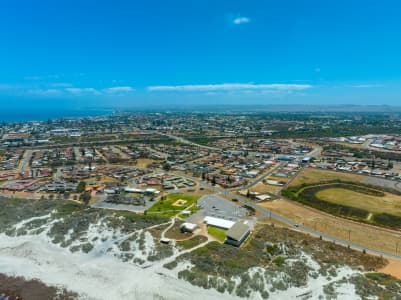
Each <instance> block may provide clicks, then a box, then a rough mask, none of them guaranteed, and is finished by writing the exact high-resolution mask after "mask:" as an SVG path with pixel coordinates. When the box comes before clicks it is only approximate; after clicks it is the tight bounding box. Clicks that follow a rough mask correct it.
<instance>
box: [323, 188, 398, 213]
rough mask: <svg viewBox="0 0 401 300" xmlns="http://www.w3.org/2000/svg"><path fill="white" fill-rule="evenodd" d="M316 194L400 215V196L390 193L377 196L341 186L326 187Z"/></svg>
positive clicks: (327, 199)
mask: <svg viewBox="0 0 401 300" xmlns="http://www.w3.org/2000/svg"><path fill="white" fill-rule="evenodd" d="M316 196H317V197H318V198H320V199H322V200H324V201H328V202H331V203H336V204H341V205H348V206H352V207H357V208H362V209H365V210H367V211H369V212H372V213H388V214H393V215H398V216H401V196H398V195H394V194H390V193H386V194H385V196H384V197H377V196H373V195H366V194H361V193H358V192H355V191H351V190H348V189H343V188H328V189H322V190H320V191H318V192H317V193H316Z"/></svg>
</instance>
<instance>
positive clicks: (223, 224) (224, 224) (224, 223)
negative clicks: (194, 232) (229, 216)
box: [204, 216, 234, 229]
mask: <svg viewBox="0 0 401 300" xmlns="http://www.w3.org/2000/svg"><path fill="white" fill-rule="evenodd" d="M204 222H205V223H206V224H207V225H209V226H214V227H219V228H223V229H230V228H231V227H232V226H233V225H234V222H232V221H228V220H224V219H220V218H214V217H209V216H208V217H205V220H204Z"/></svg>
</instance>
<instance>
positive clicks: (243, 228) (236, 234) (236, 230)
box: [226, 222, 251, 241]
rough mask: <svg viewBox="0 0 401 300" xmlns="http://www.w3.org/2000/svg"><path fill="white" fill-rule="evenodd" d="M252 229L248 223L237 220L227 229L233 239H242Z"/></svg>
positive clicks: (228, 235) (229, 236) (228, 234)
mask: <svg viewBox="0 0 401 300" xmlns="http://www.w3.org/2000/svg"><path fill="white" fill-rule="evenodd" d="M250 230H251V229H250V228H249V226H248V225H246V224H244V223H241V222H237V223H235V224H234V225H233V226H232V227H231V228H230V229H229V230H228V231H227V234H226V235H227V237H228V238H230V239H232V240H236V241H241V240H242V239H243V238H244V237H245V236H246V235H247V234H248V233H249V231H250Z"/></svg>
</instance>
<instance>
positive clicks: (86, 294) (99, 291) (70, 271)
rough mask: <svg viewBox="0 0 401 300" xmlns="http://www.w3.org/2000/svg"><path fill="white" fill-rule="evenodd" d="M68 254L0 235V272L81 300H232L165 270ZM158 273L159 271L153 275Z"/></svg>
mask: <svg viewBox="0 0 401 300" xmlns="http://www.w3.org/2000/svg"><path fill="white" fill-rule="evenodd" d="M99 254H100V253H99V252H94V254H91V253H90V254H83V253H74V254H72V253H70V252H69V251H68V250H67V249H64V248H61V247H59V246H57V245H53V244H51V243H49V242H48V239H47V238H46V237H45V236H44V235H38V236H21V237H18V238H14V237H7V236H5V235H4V234H2V235H0V270H1V272H2V273H5V274H7V275H17V276H24V277H25V278H27V279H32V278H37V279H39V280H41V281H43V282H44V283H46V284H49V285H57V286H64V287H66V288H67V289H69V290H71V291H74V292H78V293H80V294H82V295H83V296H82V299H107V300H110V299H116V300H117V299H141V300H142V299H143V300H147V299H152V300H153V299H155V297H156V296H162V297H163V299H172V300H173V299H174V300H176V299H211V300H214V299H215V300H220V299H235V297H232V296H228V295H225V296H224V295H222V294H220V293H218V292H217V291H214V290H205V289H201V288H198V287H195V286H192V285H191V284H189V283H187V282H185V281H182V280H178V279H175V276H174V275H175V274H174V273H175V272H171V275H169V270H166V269H165V268H162V267H161V268H160V270H155V269H154V268H150V269H142V268H140V267H137V266H135V265H133V264H129V263H123V262H121V261H120V260H118V259H117V258H115V257H113V256H110V255H105V254H103V255H99ZM159 273H164V274H166V275H163V274H159Z"/></svg>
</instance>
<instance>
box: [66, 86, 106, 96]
mask: <svg viewBox="0 0 401 300" xmlns="http://www.w3.org/2000/svg"><path fill="white" fill-rule="evenodd" d="M65 91H67V92H69V93H71V94H75V95H79V94H94V95H98V94H100V92H99V91H98V90H96V89H94V88H73V87H71V88H66V89H65Z"/></svg>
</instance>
